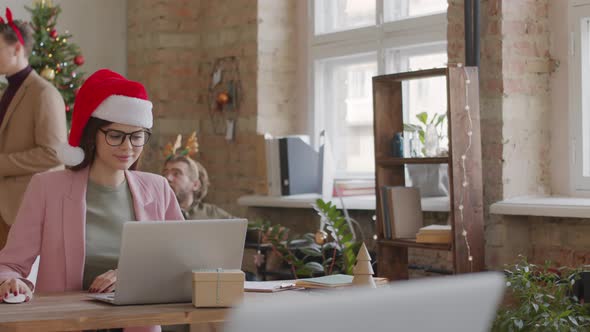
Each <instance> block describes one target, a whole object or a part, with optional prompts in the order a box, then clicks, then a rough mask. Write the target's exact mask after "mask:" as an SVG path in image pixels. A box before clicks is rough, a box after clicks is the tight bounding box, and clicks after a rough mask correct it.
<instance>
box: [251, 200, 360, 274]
mask: <svg viewBox="0 0 590 332" xmlns="http://www.w3.org/2000/svg"><path fill="white" fill-rule="evenodd" d="M314 209H315V210H316V211H317V212H318V214H319V215H320V217H321V218H322V220H323V221H324V223H323V225H324V226H323V229H321V230H318V232H317V233H315V234H313V233H306V234H304V235H303V236H302V237H301V238H295V237H293V236H292V235H291V232H290V230H289V229H288V228H286V227H284V226H281V225H279V224H275V225H272V224H271V223H270V222H269V221H263V220H257V221H255V222H253V223H251V225H250V228H251V229H259V230H260V232H261V234H262V236H261V238H262V241H263V242H268V243H270V244H271V245H272V250H273V251H274V252H275V253H277V254H278V255H279V256H280V257H281V259H282V260H283V261H284V262H285V263H286V264H287V265H288V266H289V268H290V269H291V272H292V274H293V277H295V278H297V277H309V276H316V275H330V274H335V273H345V274H352V269H353V267H354V263H355V261H356V253H357V252H358V249H359V248H360V243H359V242H357V241H355V240H354V239H353V234H352V230H351V229H350V226H349V223H348V221H347V220H346V218H345V217H344V216H342V213H341V212H340V211H339V210H337V209H336V206H335V205H333V204H332V203H331V202H324V201H323V200H321V199H318V200H317V201H316V204H315V206H314Z"/></svg>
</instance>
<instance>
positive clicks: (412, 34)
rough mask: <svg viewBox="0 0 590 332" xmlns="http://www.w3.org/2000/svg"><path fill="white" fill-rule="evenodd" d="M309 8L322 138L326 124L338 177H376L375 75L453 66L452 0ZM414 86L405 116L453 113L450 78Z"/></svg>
mask: <svg viewBox="0 0 590 332" xmlns="http://www.w3.org/2000/svg"><path fill="white" fill-rule="evenodd" d="M308 8H310V15H311V16H310V18H311V22H312V23H313V28H312V32H311V34H310V38H309V39H310V41H309V47H310V58H311V62H312V63H311V66H310V68H311V71H312V72H311V73H310V75H311V76H310V77H311V87H310V91H309V92H310V95H311V96H312V97H311V99H312V101H313V102H312V103H311V107H312V108H313V110H312V111H313V119H314V120H313V124H314V128H313V132H314V137H315V141H316V142H317V139H318V135H319V133H320V131H322V130H324V129H325V130H326V133H327V135H328V138H329V139H330V141H331V142H332V147H333V149H334V151H333V152H334V159H335V162H334V164H335V165H336V174H335V175H336V177H338V178H350V177H373V176H374V148H373V99H372V96H373V92H372V77H373V76H376V75H382V74H389V73H395V72H402V71H410V70H419V69H428V68H436V67H443V66H446V62H447V47H446V20H447V19H446V9H447V0H315V1H313V0H310V2H309V7H308ZM407 84H409V86H408V88H407V89H406V90H407V95H406V96H404V102H405V103H406V105H405V106H406V109H408V110H409V112H408V114H407V115H405V116H407V118H408V119H406V120H409V121H410V122H412V118H415V114H417V113H420V112H423V111H427V112H428V113H429V114H431V113H440V112H444V111H446V97H447V96H446V92H445V91H446V89H445V84H446V82H445V81H444V79H438V78H437V79H432V80H421V81H417V82H408V83H407ZM424 96H429V98H424ZM433 96H434V97H433ZM392 135H393V133H392Z"/></svg>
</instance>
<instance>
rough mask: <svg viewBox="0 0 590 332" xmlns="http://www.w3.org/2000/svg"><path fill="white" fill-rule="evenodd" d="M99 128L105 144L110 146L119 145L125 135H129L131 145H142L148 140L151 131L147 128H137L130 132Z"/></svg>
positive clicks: (123, 140)
mask: <svg viewBox="0 0 590 332" xmlns="http://www.w3.org/2000/svg"><path fill="white" fill-rule="evenodd" d="M98 130H100V131H101V132H102V133H103V134H104V137H105V140H106V141H107V144H108V145H110V146H119V145H121V144H123V142H125V139H127V136H129V142H131V145H133V146H135V147H142V146H144V145H146V144H147V142H148V141H149V140H150V136H151V135H152V133H151V132H149V131H147V130H138V131H134V132H132V133H126V132H124V131H120V130H115V129H107V130H104V129H98Z"/></svg>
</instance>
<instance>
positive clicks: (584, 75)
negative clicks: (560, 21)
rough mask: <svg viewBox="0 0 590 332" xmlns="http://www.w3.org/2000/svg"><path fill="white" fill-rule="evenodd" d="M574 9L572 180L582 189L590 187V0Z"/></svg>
mask: <svg viewBox="0 0 590 332" xmlns="http://www.w3.org/2000/svg"><path fill="white" fill-rule="evenodd" d="M572 9H573V10H571V19H572V21H571V22H572V24H571V28H572V31H571V36H572V41H571V42H572V45H571V46H572V47H571V49H570V105H571V114H572V116H571V123H570V125H571V126H572V129H573V130H571V141H572V142H573V149H572V151H571V154H572V163H571V165H570V173H571V176H570V178H571V179H570V181H571V184H572V188H573V191H574V193H576V192H577V193H583V192H588V191H590V1H577V3H574V4H573V7H572Z"/></svg>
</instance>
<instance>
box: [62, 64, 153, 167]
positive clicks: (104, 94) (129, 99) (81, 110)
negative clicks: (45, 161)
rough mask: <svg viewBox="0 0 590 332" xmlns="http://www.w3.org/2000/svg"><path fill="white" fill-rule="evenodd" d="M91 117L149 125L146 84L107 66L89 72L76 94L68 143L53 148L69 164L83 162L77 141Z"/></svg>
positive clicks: (150, 113)
mask: <svg viewBox="0 0 590 332" xmlns="http://www.w3.org/2000/svg"><path fill="white" fill-rule="evenodd" d="M90 117H94V118H98V119H102V120H107V121H111V122H116V123H121V124H125V125H130V126H138V127H144V128H151V127H152V123H153V117H152V103H151V102H150V101H149V100H148V95H147V92H146V90H145V87H144V86H143V85H142V84H141V83H139V82H135V81H130V80H128V79H126V78H125V77H123V76H121V75H119V74H117V73H115V72H113V71H111V70H108V69H101V70H99V71H97V72H95V73H94V74H92V75H91V76H90V77H88V79H86V81H85V82H84V84H83V85H82V87H81V88H80V91H79V92H78V95H76V100H75V102H74V113H73V114H72V128H71V129H70V137H69V139H68V143H69V144H68V143H64V144H62V145H60V146H58V147H57V148H56V151H57V155H58V158H59V159H60V160H61V161H62V162H63V163H64V164H66V165H68V166H76V165H79V164H80V163H81V162H82V161H84V150H82V148H80V140H81V139H82V134H83V133H84V129H85V128H86V124H87V123H88V119H90Z"/></svg>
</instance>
